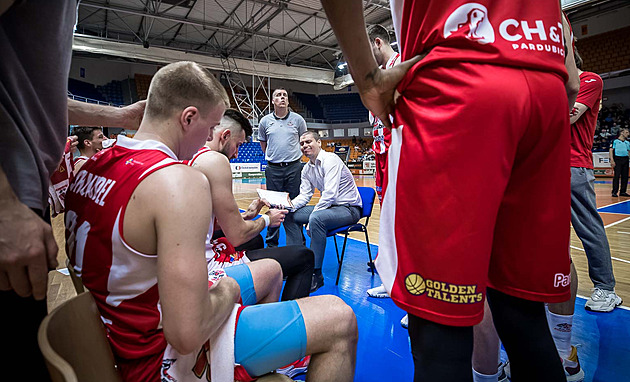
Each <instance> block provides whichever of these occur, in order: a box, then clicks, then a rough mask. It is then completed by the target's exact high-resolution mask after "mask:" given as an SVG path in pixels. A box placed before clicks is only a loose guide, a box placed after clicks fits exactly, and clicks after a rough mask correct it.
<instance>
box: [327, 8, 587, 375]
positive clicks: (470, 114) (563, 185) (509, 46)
mask: <svg viewBox="0 0 630 382" xmlns="http://www.w3.org/2000/svg"><path fill="white" fill-rule="evenodd" d="M322 2H323V4H324V8H325V10H326V13H327V14H328V16H329V20H330V22H331V25H332V26H333V29H334V30H335V34H336V35H337V38H338V40H339V43H340V46H341V48H342V50H343V52H344V57H346V58H347V60H348V65H349V68H350V71H351V74H352V77H353V79H354V81H355V83H356V84H357V86H358V88H359V91H360V94H361V97H362V99H363V101H364V103H365V104H366V106H367V107H368V109H370V110H371V111H372V112H374V114H376V115H377V116H378V117H379V118H380V119H381V120H382V121H384V122H385V124H386V125H388V126H389V125H390V123H389V119H388V117H389V114H390V113H392V114H393V118H394V123H393V129H392V144H391V146H390V152H389V156H388V171H387V184H386V189H385V190H384V197H383V207H382V213H381V226H380V235H381V236H380V237H381V240H380V243H379V244H380V245H379V257H378V259H377V261H376V264H377V268H378V270H379V274H380V276H381V279H382V280H383V283H384V285H385V287H386V289H387V290H388V291H389V292H390V295H391V296H392V298H393V299H394V301H395V302H396V303H397V304H398V305H399V306H401V307H402V308H403V309H405V310H407V311H408V312H409V314H410V316H409V334H410V337H411V347H412V353H413V356H414V363H415V378H416V380H418V381H420V380H430V381H433V380H440V381H468V380H471V371H470V370H471V361H470V360H471V352H472V343H473V338H472V329H471V326H472V325H475V324H477V323H478V322H479V321H480V320H481V318H482V316H483V301H484V300H485V297H486V291H487V294H488V300H489V304H490V307H491V309H492V312H493V316H494V319H495V326H496V328H497V331H498V333H499V336H500V337H501V339H502V341H503V344H504V346H505V348H506V350H507V351H508V355H509V357H510V361H511V362H512V377H513V378H514V380H515V381H518V380H526V379H528V378H533V379H535V380H537V381H562V380H565V377H564V373H563V371H562V365H561V363H560V359H559V357H558V355H557V353H556V351H555V347H554V344H553V340H552V338H551V336H550V334H549V330H548V328H547V322H546V317H545V310H544V304H543V302H561V301H565V300H566V299H567V298H568V297H569V290H568V286H569V280H570V277H569V261H568V258H567V256H566V249H567V247H568V244H569V243H568V240H569V227H568V224H567V223H568V221H569V219H570V210H569V197H570V190H569V171H568V167H569V145H568V142H569V123H568V115H567V111H568V110H569V104H572V103H573V101H574V100H575V97H576V95H577V85H576V84H577V82H575V81H574V80H573V77H574V76H575V73H572V74H573V75H572V76H571V79H572V80H573V81H570V84H571V85H570V86H569V87H565V83H567V81H568V80H569V76H568V74H567V71H566V69H565V67H564V57H565V46H564V43H563V28H562V20H561V12H560V7H559V4H558V2H557V1H555V0H547V1H538V2H535V4H534V2H529V1H511V0H510V1H492V2H490V1H482V2H475V3H469V2H466V1H463V0H459V1H430V0H416V1H413V0H405V1H402V0H394V1H392V14H393V20H394V27H395V30H396V33H397V40H398V42H399V43H400V45H401V47H402V52H401V53H402V60H403V63H401V64H400V65H398V66H396V67H394V68H392V69H388V70H387V71H383V70H380V69H379V68H378V66H377V64H376V62H375V61H374V59H373V57H372V55H371V54H370V46H369V42H368V40H367V38H366V35H365V32H364V31H363V29H362V27H363V25H364V23H363V20H362V15H363V13H362V4H361V2H360V1H358V0H353V1H346V2H342V3H341V2H335V1H333V0H323V1H322ZM429 50H430V52H429V53H428V54H426V57H424V58H423V59H422V60H421V61H420V60H419V57H418V55H420V54H423V53H425V52H428V51H429ZM401 80H402V81H401ZM506 84H509V86H506ZM395 91H397V92H398V93H399V95H400V97H399V98H398V99H397V103H396V106H395V108H394V98H395V97H394V92H395ZM569 101H570V103H569ZM401 158H405V159H404V160H405V166H404V170H403V169H402V167H400V169H399V163H400V160H401ZM543 168H544V171H542V169H543ZM488 174H490V175H491V176H492V177H493V181H492V182H487V181H485V180H484V179H485V178H486V177H487V175H488ZM551 178H553V181H552V182H551V183H552V184H550V183H549V179H551ZM428 179H433V180H434V181H432V182H428V181H427V180H428ZM457 184H466V185H468V188H467V191H466V193H457V194H453V192H452V190H453V189H456V188H457V187H456V185H457ZM550 186H551V187H552V188H553V189H554V193H549V192H548V190H549V187H550ZM524 328H527V330H524ZM438 343H439V344H440V345H441V346H439V347H436V346H435V344H438Z"/></svg>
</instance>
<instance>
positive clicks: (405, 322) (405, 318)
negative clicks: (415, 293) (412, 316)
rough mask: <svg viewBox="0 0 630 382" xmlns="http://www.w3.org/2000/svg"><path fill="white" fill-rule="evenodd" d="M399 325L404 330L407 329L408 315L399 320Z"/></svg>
mask: <svg viewBox="0 0 630 382" xmlns="http://www.w3.org/2000/svg"><path fill="white" fill-rule="evenodd" d="M400 325H402V327H403V328H405V329H409V315H408V314H405V317H403V318H402V320H400Z"/></svg>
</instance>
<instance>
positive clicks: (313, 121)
mask: <svg viewBox="0 0 630 382" xmlns="http://www.w3.org/2000/svg"><path fill="white" fill-rule="evenodd" d="M304 120H305V121H306V122H312V123H327V124H331V125H334V124H339V123H362V122H367V120H364V119H334V120H330V119H316V118H304Z"/></svg>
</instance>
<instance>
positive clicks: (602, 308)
mask: <svg viewBox="0 0 630 382" xmlns="http://www.w3.org/2000/svg"><path fill="white" fill-rule="evenodd" d="M622 302H623V300H621V297H619V296H617V294H616V293H615V291H614V290H604V289H600V288H595V289H593V293H592V294H591V297H589V298H588V300H586V305H584V308H585V309H586V310H591V311H594V312H611V311H612V310H613V309H615V308H616V307H617V306H619V305H621V303H622Z"/></svg>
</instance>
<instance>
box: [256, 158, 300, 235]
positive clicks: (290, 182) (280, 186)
mask: <svg viewBox="0 0 630 382" xmlns="http://www.w3.org/2000/svg"><path fill="white" fill-rule="evenodd" d="M301 175H302V163H301V162H295V163H292V164H290V165H288V166H282V167H281V166H274V165H269V164H268V165H267V168H266V169H265V177H266V178H267V179H266V184H267V189H268V190H272V191H282V192H288V193H289V197H290V198H291V199H293V198H295V197H297V196H298V195H299V194H300V181H301ZM291 215H293V214H292V213H290V214H288V215H287V217H286V218H285V223H284V230H285V232H286V234H287V245H305V242H306V241H305V240H304V234H303V233H302V230H301V229H300V228H299V227H296V226H295V224H286V221H287V220H289V221H290V220H291ZM298 235H299V236H300V238H301V240H300V241H299V242H292V243H289V236H291V237H296V236H298ZM279 238H280V229H279V228H267V238H266V242H267V247H277V246H278V239H279Z"/></svg>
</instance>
